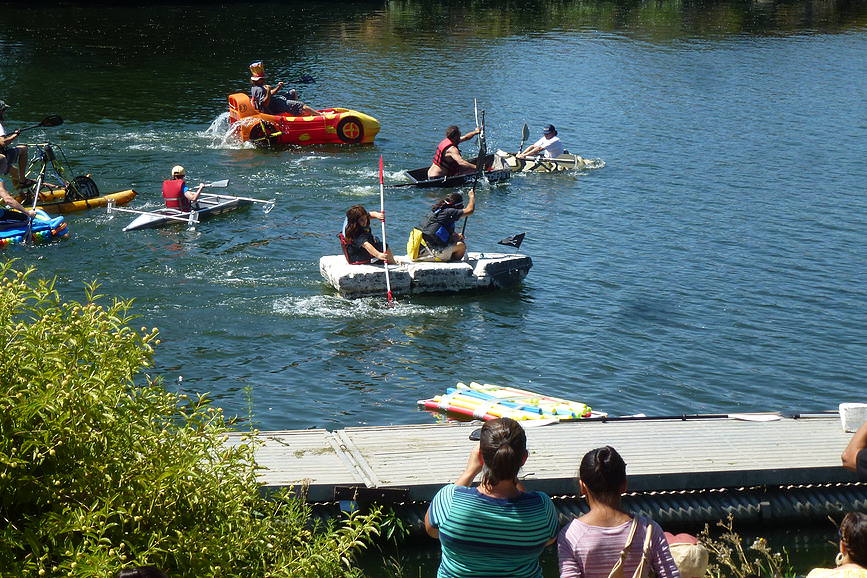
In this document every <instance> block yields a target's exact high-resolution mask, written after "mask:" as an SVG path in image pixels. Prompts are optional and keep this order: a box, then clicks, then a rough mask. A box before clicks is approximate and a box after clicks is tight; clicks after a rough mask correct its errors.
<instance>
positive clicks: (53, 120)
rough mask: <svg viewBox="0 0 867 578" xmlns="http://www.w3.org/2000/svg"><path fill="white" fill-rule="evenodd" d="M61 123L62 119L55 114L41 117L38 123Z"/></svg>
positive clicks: (49, 124) (52, 124) (47, 124)
mask: <svg viewBox="0 0 867 578" xmlns="http://www.w3.org/2000/svg"><path fill="white" fill-rule="evenodd" d="M62 124H63V119H62V118H60V117H59V116H58V115H56V114H52V115H51V116H46V117H45V118H43V119H42V122H40V123H39V126H60V125H62Z"/></svg>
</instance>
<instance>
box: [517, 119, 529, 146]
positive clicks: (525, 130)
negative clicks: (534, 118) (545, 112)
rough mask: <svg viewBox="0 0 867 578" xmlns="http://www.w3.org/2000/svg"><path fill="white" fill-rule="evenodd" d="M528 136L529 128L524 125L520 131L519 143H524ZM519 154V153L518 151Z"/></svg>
mask: <svg viewBox="0 0 867 578" xmlns="http://www.w3.org/2000/svg"><path fill="white" fill-rule="evenodd" d="M529 136H530V127H529V126H527V124H526V123H524V128H523V129H522V130H521V142H524V141H525V140H527V138H529ZM518 152H520V151H518Z"/></svg>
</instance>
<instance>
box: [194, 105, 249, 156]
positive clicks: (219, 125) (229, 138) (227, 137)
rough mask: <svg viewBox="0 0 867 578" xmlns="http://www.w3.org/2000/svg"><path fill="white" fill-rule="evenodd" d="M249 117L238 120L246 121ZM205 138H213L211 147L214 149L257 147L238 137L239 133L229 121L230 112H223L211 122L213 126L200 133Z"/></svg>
mask: <svg viewBox="0 0 867 578" xmlns="http://www.w3.org/2000/svg"><path fill="white" fill-rule="evenodd" d="M247 120H248V119H241V120H239V121H238V122H241V123H243V122H246V121H247ZM254 121H255V119H254ZM199 134H200V136H202V137H203V138H208V139H210V140H211V144H210V145H209V148H212V149H231V150H238V149H253V148H256V147H255V146H254V145H253V143H250V142H244V141H242V140H241V139H239V138H238V134H237V133H236V131H235V128H234V126H233V125H232V124H230V123H229V113H228V112H222V113H220V114H219V115H218V116H217V118H215V119H214V120H213V121H212V122H211V126H209V127H208V128H207V129H205V130H204V131H203V132H201V133H199Z"/></svg>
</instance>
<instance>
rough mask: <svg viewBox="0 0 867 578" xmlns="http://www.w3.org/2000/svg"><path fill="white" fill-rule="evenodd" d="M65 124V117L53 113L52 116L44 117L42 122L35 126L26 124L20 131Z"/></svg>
mask: <svg viewBox="0 0 867 578" xmlns="http://www.w3.org/2000/svg"><path fill="white" fill-rule="evenodd" d="M62 124H63V119H62V118H60V117H59V116H57V115H56V114H52V115H51V116H46V117H45V118H43V119H42V122H40V123H39V124H34V125H33V126H26V127H24V128H19V129H18V132H24V131H25V130H33V129H34V128H41V127H50V126H60V125H62Z"/></svg>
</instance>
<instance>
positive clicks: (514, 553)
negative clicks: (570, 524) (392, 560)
mask: <svg viewBox="0 0 867 578" xmlns="http://www.w3.org/2000/svg"><path fill="white" fill-rule="evenodd" d="M527 455H528V454H527V436H526V434H525V433H524V430H523V428H521V426H520V425H519V424H518V422H516V421H515V420H513V419H509V418H506V417H504V418H499V419H495V420H491V421H488V422H485V425H484V426H482V431H481V437H480V438H479V445H478V446H477V447H475V448H473V450H472V451H471V452H470V457H469V459H468V460H467V466H466V469H465V470H464V473H463V474H461V476H460V477H459V478H458V480H457V481H456V482H455V483H454V484H449V485H447V486H445V487H444V488H442V489H441V490H440V491H439V492H437V494H436V496H434V499H433V500H431V504H430V508H428V511H427V514H426V515H425V519H424V522H425V529H426V530H427V533H428V534H429V535H430V536H431V537H432V538H439V541H440V544H441V547H442V561H441V563H440V567H439V571H438V573H437V576H438V577H439V578H445V577H449V578H452V577H454V578H457V577H470V576H509V577H512V578H523V577H527V578H542V568H541V566H540V565H539V555H540V554H541V553H542V549H543V548H545V546H547V545H548V544H553V543H554V540H555V539H556V536H557V529H558V527H559V524H558V522H557V512H556V510H555V509H554V504H553V502H551V498H549V497H548V496H547V495H546V494H544V493H542V492H528V491H526V490H525V489H524V487H523V485H522V484H521V483H520V482H518V471H519V470H520V469H521V466H523V465H524V462H525V461H527ZM479 472H481V473H482V482H481V484H479V485H478V487H472V483H473V480H474V479H475V478H476V476H477V475H478V474H479Z"/></svg>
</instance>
